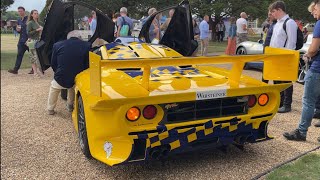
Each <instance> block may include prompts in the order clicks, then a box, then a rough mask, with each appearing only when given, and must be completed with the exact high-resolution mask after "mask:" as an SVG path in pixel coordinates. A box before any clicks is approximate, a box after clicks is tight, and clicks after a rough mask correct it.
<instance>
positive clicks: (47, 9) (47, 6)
mask: <svg viewBox="0 0 320 180" xmlns="http://www.w3.org/2000/svg"><path fill="white" fill-rule="evenodd" d="M52 1H53V0H47V1H46V5H45V6H44V8H43V9H42V11H41V13H40V15H39V19H40V21H41V22H44V18H45V17H46V15H47V13H48V11H49V6H50V5H51V3H52Z"/></svg>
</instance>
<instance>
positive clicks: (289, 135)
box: [283, 129, 307, 141]
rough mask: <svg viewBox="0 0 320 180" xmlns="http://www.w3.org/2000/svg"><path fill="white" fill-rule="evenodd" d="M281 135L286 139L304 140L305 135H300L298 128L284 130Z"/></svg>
mask: <svg viewBox="0 0 320 180" xmlns="http://www.w3.org/2000/svg"><path fill="white" fill-rule="evenodd" d="M283 136H284V137H285V138H286V139H287V140H291V141H306V139H307V138H306V136H304V135H302V134H301V133H300V131H299V130H298V129H296V130H294V131H291V132H285V133H283Z"/></svg>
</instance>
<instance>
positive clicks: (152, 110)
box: [142, 105, 157, 119]
mask: <svg viewBox="0 0 320 180" xmlns="http://www.w3.org/2000/svg"><path fill="white" fill-rule="evenodd" d="M142 114H143V117H144V118H146V119H153V118H154V117H155V116H156V115H157V108H156V107H155V106H154V105H148V106H146V107H145V108H144V109H143V111H142Z"/></svg>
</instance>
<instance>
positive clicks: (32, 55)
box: [29, 49, 42, 76]
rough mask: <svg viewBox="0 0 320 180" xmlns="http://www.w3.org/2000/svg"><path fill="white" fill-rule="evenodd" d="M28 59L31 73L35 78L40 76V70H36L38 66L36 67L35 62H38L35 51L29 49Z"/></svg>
mask: <svg viewBox="0 0 320 180" xmlns="http://www.w3.org/2000/svg"><path fill="white" fill-rule="evenodd" d="M29 52H30V53H29V58H30V62H31V65H32V69H33V73H34V75H35V76H40V74H42V72H41V71H40V70H38V66H37V61H38V56H37V52H36V50H35V49H30V51H29Z"/></svg>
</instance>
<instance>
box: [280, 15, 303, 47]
mask: <svg viewBox="0 0 320 180" xmlns="http://www.w3.org/2000/svg"><path fill="white" fill-rule="evenodd" d="M289 19H290V18H287V19H286V20H285V21H284V23H283V30H284V32H285V33H286V34H287V29H286V24H287V21H288V20H289ZM303 43H304V38H303V33H302V31H301V30H300V28H299V27H298V28H297V42H296V49H295V50H299V49H301V48H302V46H303ZM286 44H287V40H286V42H285V43H284V46H286Z"/></svg>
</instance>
